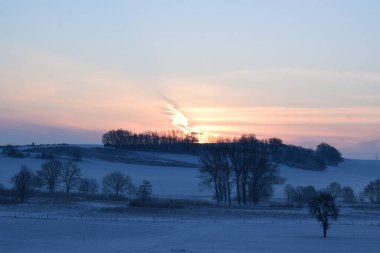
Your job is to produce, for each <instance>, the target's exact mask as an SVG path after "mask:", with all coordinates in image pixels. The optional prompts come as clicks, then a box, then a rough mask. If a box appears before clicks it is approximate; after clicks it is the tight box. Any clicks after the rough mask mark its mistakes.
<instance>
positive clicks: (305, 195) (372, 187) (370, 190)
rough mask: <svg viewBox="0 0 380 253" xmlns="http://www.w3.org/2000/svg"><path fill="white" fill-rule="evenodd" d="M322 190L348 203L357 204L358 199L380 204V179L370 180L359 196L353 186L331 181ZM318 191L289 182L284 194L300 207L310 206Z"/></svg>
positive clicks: (288, 199)
mask: <svg viewBox="0 0 380 253" xmlns="http://www.w3.org/2000/svg"><path fill="white" fill-rule="evenodd" d="M320 191H321V192H325V193H329V194H331V196H333V197H334V199H336V200H338V201H342V202H344V203H346V204H355V203H357V202H358V201H360V202H364V201H366V200H367V201H369V202H370V203H373V204H380V179H375V180H372V181H369V183H368V184H367V185H366V186H365V188H364V189H363V191H362V192H360V193H359V194H358V196H356V195H355V192H354V190H353V189H352V188H351V187H349V186H344V187H342V186H341V185H340V184H339V183H337V182H332V183H330V184H329V185H328V186H327V187H326V188H324V189H321V190H320ZM317 193H318V192H317V190H316V189H315V188H314V186H311V185H309V186H297V187H293V186H292V185H290V184H287V185H286V186H285V188H284V195H285V196H286V199H287V202H288V203H290V204H293V205H296V206H298V207H303V206H309V205H310V203H311V200H312V199H313V198H314V197H315V196H316V195H317Z"/></svg>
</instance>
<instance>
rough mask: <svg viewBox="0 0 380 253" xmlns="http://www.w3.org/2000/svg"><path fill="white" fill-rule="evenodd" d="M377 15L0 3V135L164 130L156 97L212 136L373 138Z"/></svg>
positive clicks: (347, 7)
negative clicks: (123, 129) (55, 131)
mask: <svg viewBox="0 0 380 253" xmlns="http://www.w3.org/2000/svg"><path fill="white" fill-rule="evenodd" d="M379 13H380V2H379V1H174V0H173V1H0V32H1V35H0V36H1V40H0V88H1V91H2V92H1V94H0V113H1V116H0V117H1V121H0V130H2V131H0V139H1V140H2V141H1V142H2V144H6V143H10V142H15V143H19V144H21V143H28V142H31V141H34V142H37V143H39V142H43V143H45V142H71V143H72V142H82V143H83V142H86V143H89V142H90V143H98V142H100V136H99V138H97V137H96V136H97V135H101V133H102V132H104V131H107V130H108V129H112V128H119V127H122V128H127V129H131V130H134V131H140V130H141V131H143V130H149V129H152V128H155V129H158V130H164V129H170V128H172V127H175V126H172V125H171V124H172V117H171V116H170V115H168V112H167V110H166V109H165V108H166V106H167V104H173V105H175V107H176V108H177V109H178V110H179V111H181V112H182V113H183V115H185V117H187V119H188V122H189V123H188V124H189V125H190V126H191V127H193V128H195V129H197V130H199V131H207V132H209V133H210V134H212V135H229V136H232V135H239V134H241V133H247V132H253V133H256V134H257V135H258V136H259V137H262V138H265V137H270V136H278V137H281V138H283V139H284V140H286V141H291V142H295V143H300V144H302V143H309V144H310V145H314V144H315V143H318V142H321V141H328V142H331V143H332V144H335V145H337V146H339V147H345V146H349V145H354V144H356V143H359V142H361V141H369V140H374V139H377V138H379V137H380V132H379V130H378V129H380V128H379V125H380V102H379V101H380V95H379V94H380V50H379V45H380V33H378V32H377V30H378V25H379V24H380V15H379ZM279 112H280V113H279ZM45 128H46V129H52V128H53V129H59V130H57V131H58V132H59V134H49V133H51V132H49V131H44V130H42V131H37V129H45ZM53 132H54V131H53ZM4 133H7V134H4ZM9 133H11V134H9ZM9 136H19V137H12V138H10V137H9ZM73 136H74V137H73Z"/></svg>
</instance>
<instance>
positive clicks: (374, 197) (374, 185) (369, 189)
mask: <svg viewBox="0 0 380 253" xmlns="http://www.w3.org/2000/svg"><path fill="white" fill-rule="evenodd" d="M364 196H365V197H367V198H368V199H369V201H370V202H371V203H375V204H380V179H376V180H373V181H369V183H368V184H367V186H366V187H365V188H364Z"/></svg>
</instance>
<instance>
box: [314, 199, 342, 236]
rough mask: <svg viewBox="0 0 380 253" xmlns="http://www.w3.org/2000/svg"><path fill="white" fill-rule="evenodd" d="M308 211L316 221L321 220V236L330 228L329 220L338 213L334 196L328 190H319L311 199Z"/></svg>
mask: <svg viewBox="0 0 380 253" xmlns="http://www.w3.org/2000/svg"><path fill="white" fill-rule="evenodd" d="M309 212H310V214H311V216H313V217H315V218H316V219H317V220H318V222H321V226H322V228H323V237H326V235H327V230H328V229H329V228H330V223H329V221H330V220H336V219H337V218H338V215H339V209H338V207H337V206H336V204H335V198H334V197H333V196H332V195H331V194H330V193H328V192H320V193H319V194H318V196H316V197H314V198H313V200H312V201H311V204H310V207H309Z"/></svg>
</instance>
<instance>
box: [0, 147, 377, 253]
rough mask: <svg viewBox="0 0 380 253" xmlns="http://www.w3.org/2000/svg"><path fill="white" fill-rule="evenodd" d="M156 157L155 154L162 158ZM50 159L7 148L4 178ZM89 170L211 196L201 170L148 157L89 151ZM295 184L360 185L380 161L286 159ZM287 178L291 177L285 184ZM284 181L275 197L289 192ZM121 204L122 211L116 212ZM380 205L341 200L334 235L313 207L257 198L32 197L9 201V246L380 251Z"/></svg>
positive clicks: (2, 211)
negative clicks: (307, 163)
mask: <svg viewBox="0 0 380 253" xmlns="http://www.w3.org/2000/svg"><path fill="white" fill-rule="evenodd" d="M136 154H137V155H138V156H139V159H141V157H142V158H144V157H145V156H146V157H147V158H148V157H149V159H150V160H152V157H153V158H154V159H158V160H160V159H163V160H165V159H166V160H173V161H178V162H185V163H189V164H198V163H199V162H198V157H197V156H191V155H178V154H168V153H151V152H136ZM154 159H153V160H154ZM43 162H45V160H41V159H35V158H30V157H29V158H23V159H16V158H8V157H4V156H2V155H0V183H1V184H3V185H5V186H6V187H9V186H10V178H11V177H12V176H13V175H14V174H15V173H16V172H17V171H18V170H19V168H20V167H21V165H27V166H28V167H29V168H31V169H32V170H33V171H36V170H39V169H40V167H41V164H42V163H43ZM79 166H80V168H81V171H82V175H83V176H84V177H89V178H95V179H96V180H97V181H98V182H99V183H101V180H102V178H103V177H104V176H105V175H106V174H107V173H110V172H112V171H122V172H124V173H125V174H128V175H129V176H131V177H132V178H133V180H134V182H135V183H136V184H138V183H140V182H141V180H143V179H148V180H150V181H151V182H152V184H153V191H154V194H155V195H157V196H165V197H169V198H189V199H203V198H205V199H210V198H211V193H210V192H205V191H200V188H199V185H198V183H199V181H200V180H199V178H198V177H197V176H198V169H197V168H195V167H194V166H193V167H167V166H153V165H149V164H145V163H144V164H129V163H128V164H127V163H120V162H110V161H105V160H98V159H93V158H92V159H89V158H85V159H83V161H82V162H80V163H79ZM280 174H281V176H282V177H284V178H286V183H285V184H287V183H290V184H292V185H294V186H297V185H303V186H306V185H314V186H315V187H316V188H317V189H319V188H323V187H326V186H327V185H328V184H329V183H330V182H333V181H336V182H339V183H340V184H341V185H343V186H351V187H352V188H353V189H354V190H355V192H356V193H358V192H359V191H361V190H362V189H363V188H364V187H365V185H366V184H367V183H368V181H369V180H373V179H375V178H379V177H380V161H364V160H348V159H347V160H346V161H345V162H344V163H342V164H340V166H339V167H336V168H328V169H327V170H325V171H307V170H301V169H295V168H290V167H287V166H281V167H280ZM285 184H284V185H285ZM284 185H281V186H276V187H275V194H274V198H283V187H284ZM113 208H121V209H122V211H121V212H120V211H117V210H118V209H113ZM379 217H380V211H379V210H378V208H376V207H375V208H373V207H369V208H367V207H364V208H342V214H341V217H340V219H339V220H338V221H337V222H335V223H334V224H333V225H332V228H331V230H329V232H328V238H327V239H323V238H322V230H321V228H320V226H319V225H318V224H316V222H315V220H313V219H311V218H310V217H309V215H308V213H307V210H306V209H297V208H294V209H292V208H277V209H276V208H273V207H265V206H261V207H255V208H253V209H252V208H248V209H244V208H243V209H239V208H224V207H213V206H211V207H207V206H205V207H202V206H198V207H197V206H194V207H193V206H191V205H190V206H186V207H185V208H179V209H159V208H158V209H154V210H151V209H138V208H137V209H136V208H132V207H128V206H127V205H126V203H124V202H112V201H109V202H107V201H106V202H101V201H98V202H97V201H89V202H75V201H72V202H64V201H63V202H60V201H58V202H55V201H52V202H49V200H39V199H32V200H30V201H28V202H27V203H24V204H17V205H1V206H0V252H7V253H12V252H28V253H33V252H58V253H59V252H71V253H73V252H95V253H96V252H110V253H113V252H115V253H116V252H118V253H119V252H120V253H122V252H379V248H380V240H379V238H380V237H379V234H380V218H379Z"/></svg>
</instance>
